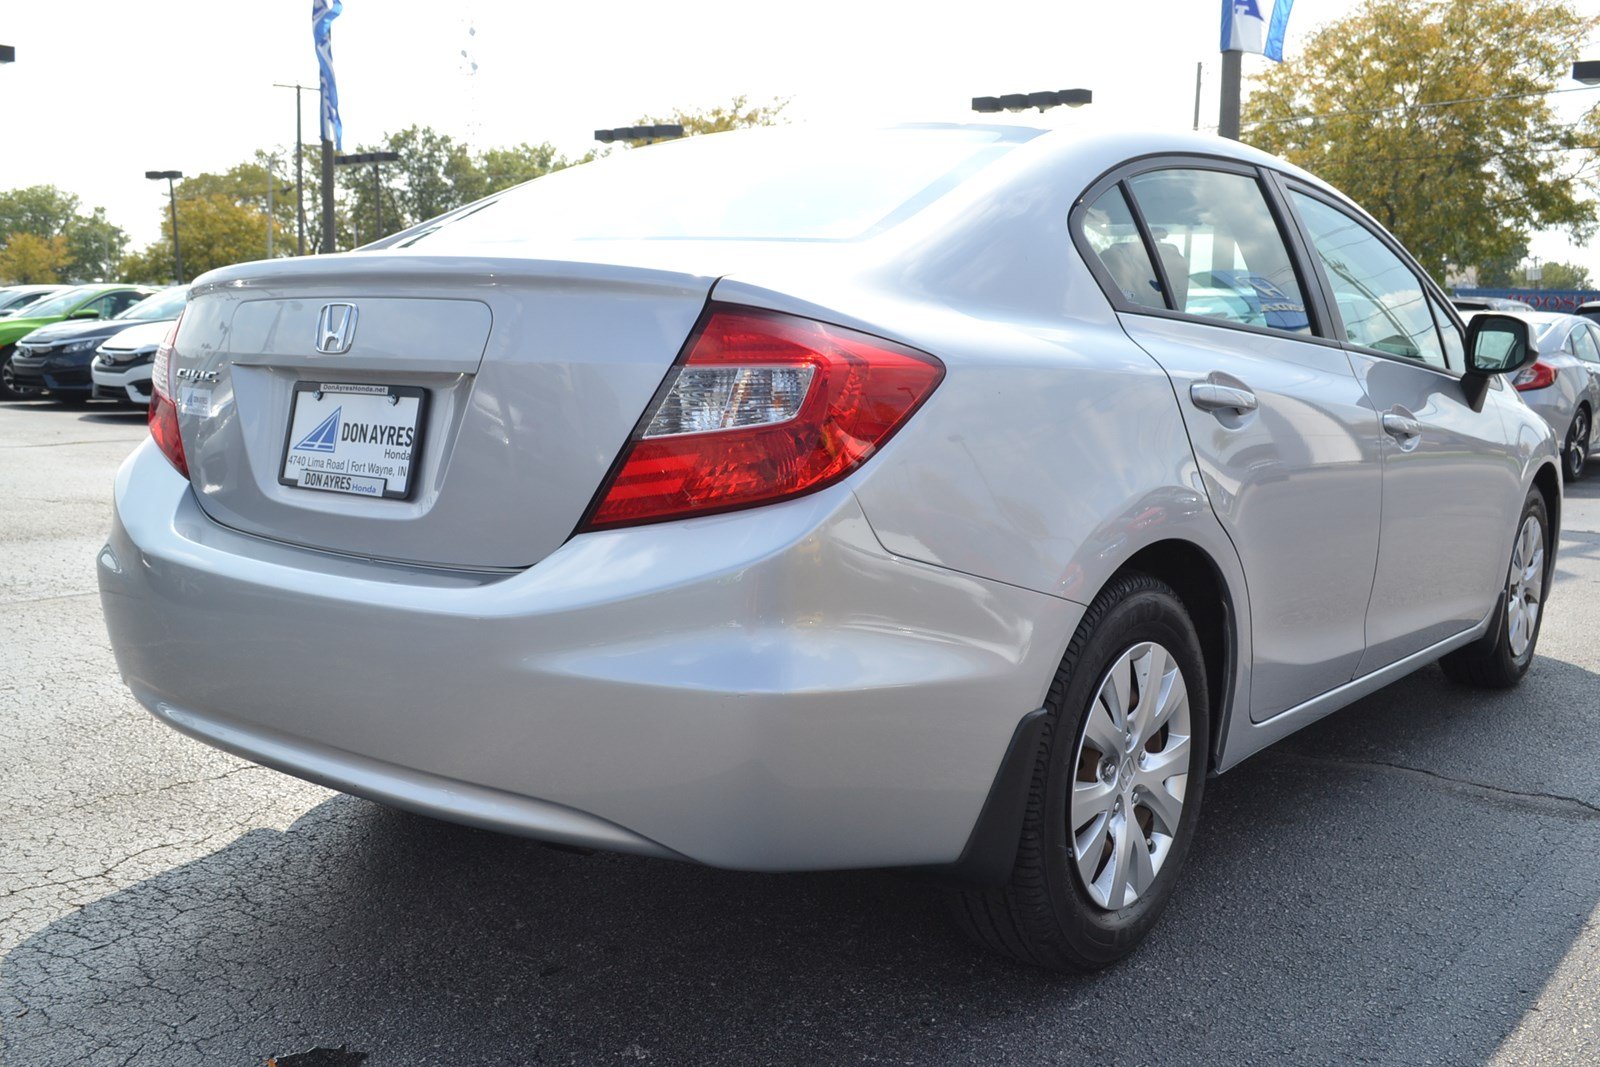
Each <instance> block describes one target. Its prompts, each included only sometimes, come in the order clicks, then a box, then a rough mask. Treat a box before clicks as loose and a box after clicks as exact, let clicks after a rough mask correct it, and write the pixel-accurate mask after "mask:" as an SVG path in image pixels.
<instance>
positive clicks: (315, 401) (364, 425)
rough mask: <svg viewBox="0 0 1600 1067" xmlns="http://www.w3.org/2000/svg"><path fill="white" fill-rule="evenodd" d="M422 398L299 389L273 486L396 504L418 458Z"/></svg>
mask: <svg viewBox="0 0 1600 1067" xmlns="http://www.w3.org/2000/svg"><path fill="white" fill-rule="evenodd" d="M427 399H428V394H427V390H425V389H419V388H416V387H415V386H404V385H359V384H352V383H348V382H299V383H297V384H296V385H295V387H294V401H293V403H291V404H290V406H289V432H288V434H287V435H286V436H285V438H284V445H283V466H282V468H281V469H280V470H279V472H278V481H279V482H281V483H283V484H284V485H292V486H294V487H295V488H297V489H319V490H322V491H323V492H328V493H350V494H352V495H354V496H375V497H387V498H389V499H398V500H404V499H406V498H407V497H409V496H410V495H411V487H412V485H413V484H414V482H415V481H416V460H417V458H418V457H419V456H421V455H422V416H423V409H424V408H425V406H426V404H427Z"/></svg>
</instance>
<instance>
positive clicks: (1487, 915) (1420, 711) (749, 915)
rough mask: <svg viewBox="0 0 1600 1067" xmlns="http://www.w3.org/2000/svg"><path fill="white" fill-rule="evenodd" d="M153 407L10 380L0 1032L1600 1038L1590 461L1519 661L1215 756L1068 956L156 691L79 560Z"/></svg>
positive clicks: (52, 1045)
mask: <svg viewBox="0 0 1600 1067" xmlns="http://www.w3.org/2000/svg"><path fill="white" fill-rule="evenodd" d="M144 435H145V430H144V424H143V419H142V416H141V415H140V414H138V413H122V412H119V411H118V410H116V409H112V408H100V407H98V406H96V407H91V408H89V409H87V410H82V409H79V410H72V409H64V408H57V407H55V406H53V405H51V404H48V403H33V404H12V405H0V561H3V562H0V1063H4V1064H6V1065H11V1067H23V1065H44V1064H63V1065H65V1064H73V1065H80V1064H129V1065H145V1064H148V1065H163V1067H180V1065H188V1064H207V1065H216V1064H239V1065H259V1064H263V1063H265V1061H266V1059H267V1057H269V1056H274V1055H276V1056H280V1057H282V1056H286V1055H289V1054H293V1053H299V1052H304V1051H306V1050H309V1049H312V1048H316V1047H325V1048H336V1047H339V1046H346V1047H347V1048H348V1049H349V1050H351V1051H352V1052H354V1051H359V1052H364V1053H366V1054H367V1059H366V1061H365V1062H366V1064H367V1065H369V1067H392V1065H406V1067H414V1065H418V1064H450V1065H455V1064H473V1065H475V1064H523V1063H580V1064H587V1063H632V1062H648V1063H655V1064H763V1063H779V1064H790V1063H896V1064H899V1063H919V1064H921V1063H926V1064H950V1063H953V1064H966V1063H972V1064H979V1063H981V1064H994V1063H1017V1064H1039V1063H1063V1064H1066V1063H1083V1062H1094V1063H1212V1062H1266V1063H1326V1062H1333V1061H1340V1062H1343V1061H1359V1062H1381V1063H1408V1064H1410V1063H1446V1064H1456V1063H1505V1064H1555V1063H1570V1064H1590V1065H1592V1064H1595V1063H1600V637H1597V635H1600V477H1595V478H1592V479H1591V480H1589V481H1587V482H1583V483H1580V484H1579V485H1578V486H1576V487H1575V488H1574V489H1573V490H1572V491H1571V493H1570V494H1569V496H1568V502H1567V511H1566V516H1565V527H1566V528H1565V531H1564V534H1563V541H1562V546H1561V554H1560V559H1559V569H1558V579H1557V583H1556V586H1555V591H1554V596H1553V600H1552V603H1551V606H1550V612H1549V614H1548V616H1547V619H1546V623H1545V626H1544V632H1543V636H1542V639H1541V644H1540V652H1541V657H1540V659H1539V661H1538V662H1537V664H1536V666H1535V668H1534V670H1533V672H1532V674H1531V675H1530V676H1529V678H1528V679H1527V680H1526V682H1525V683H1524V685H1523V686H1522V687H1521V688H1520V689H1519V690H1517V691H1516V692H1514V693H1510V694H1481V693H1476V692H1473V691H1469V690H1465V689H1460V688H1456V687H1453V686H1452V685H1450V684H1449V683H1448V682H1446V680H1445V679H1444V677H1443V675H1442V674H1441V673H1440V672H1439V671H1438V670H1437V668H1429V669H1427V670H1424V671H1422V672H1420V673H1418V674H1416V675H1414V676H1412V677H1411V678H1409V679H1407V680H1405V681H1403V682H1401V683H1400V684H1398V685H1396V686H1394V687H1393V688H1391V689H1389V690H1387V691H1385V692H1382V693H1379V694H1377V695H1376V696H1373V697H1370V698H1368V699H1367V700H1364V701H1362V702H1361V703H1360V704H1358V705H1356V706H1354V707H1352V708H1350V709H1348V710H1346V711H1344V712H1342V713H1340V714H1338V715H1336V716H1334V717H1332V718H1330V719H1327V720H1324V721H1323V722H1322V723H1319V724H1318V725H1316V726H1314V727H1312V728H1311V729H1309V730H1308V731H1305V732H1304V733H1302V734H1300V735H1298V736H1297V737H1295V738H1294V739H1292V740H1290V741H1289V742H1287V743H1285V744H1284V745H1281V746H1279V747H1278V748H1277V749H1274V750H1272V751H1269V752H1268V753H1266V754H1263V755H1262V756H1259V757H1257V758H1256V759H1254V760H1252V761H1250V762H1249V763H1247V764H1245V765H1244V766H1242V767H1240V768H1239V769H1238V770H1236V771H1234V772H1232V773H1230V774H1228V775H1226V776H1224V777H1223V778H1221V779H1218V780H1217V781H1216V782H1214V783H1213V784H1212V787H1211V789H1210V791H1209V793H1208V796H1207V807H1206V810H1205V812H1204V813H1203V816H1202V820H1201V828H1200V836H1199V838H1198V840H1197V842H1196V845H1195V849H1194V854H1193V858H1192V860H1191V862H1190V865H1189V868H1188V870H1187V871H1186V874H1185V879H1184V883H1183V885H1182V886H1181V888H1180V890H1179V893H1178V896H1177V899H1176V901H1175V903H1174V905H1173V907H1172V909H1171V910H1170V911H1169V912H1168V914H1167V917H1166V919H1165V921H1164V922H1163V923H1162V925H1161V926H1160V927H1159V928H1158V930H1157V931H1156V933H1155V936H1154V937H1153V938H1152V939H1151V941H1150V942H1149V943H1148V944H1147V945H1146V946H1145V947H1144V948H1143V949H1142V950H1141V951H1140V952H1139V953H1138V954H1137V955H1136V956H1135V957H1133V958H1132V959H1131V960H1129V961H1127V962H1126V963H1124V964H1122V965H1120V966H1118V967H1116V968H1114V969H1112V970H1110V971H1109V972H1107V973H1105V974H1102V975H1099V976H1096V977H1092V978H1063V977H1058V976H1053V975H1047V974H1043V973H1038V972H1034V971H1031V970H1027V969H1024V968H1020V967H1017V966H1014V965H1012V964H1010V963H1007V962H1005V961H1003V960H999V959H995V958H990V957H988V956H986V955H984V954H982V953H981V952H979V951H978V950H976V949H974V948H971V947H969V946H968V944H967V943H966V942H965V941H964V940H963V939H962V938H961V937H960V935H959V934H958V933H956V932H955V931H954V929H953V928H952V927H951V926H949V925H948V924H947V923H946V921H945V919H944V916H943V914H942V910H941V902H940V900H939V899H938V896H937V894H936V893H935V892H934V891H933V890H931V889H930V888H929V887H926V886H923V885H920V884H917V883H915V882H912V881H910V880H907V879H904V878H901V877H897V876H893V875H889V874H881V873H870V872H868V873H842V874H828V875H805V876H757V875H746V874H735V873H729V872H723V871H714V870H706V869H699V868H695V867H690V866H687V865H680V864H674V863H670V862H664V861H653V860H642V859H635V858H628V857H619V856H607V855H591V856H581V855H575V854H571V853H567V852H559V851H554V850H550V849H546V848H543V847H541V846H539V845H537V844H534V843H532V842H529V841H524V840H520V839H516V838H508V837H501V836H497V835H494V834H489V833H484V832H479V831H474V830H468V829H462V828H458V827H453V826H448V825H444V824H441V823H436V822H432V821H429V820H427V819H423V818H419V817H415V816H411V815H406V814H401V813H397V812H393V811H388V810H385V809H383V808H380V807H378V806H376V805H373V804H370V803H367V802H365V801H360V800H355V799H352V798H349V797H344V796H340V795H337V794H334V793H331V792H329V791H327V790H324V789H320V788H317V787H314V786H310V785H306V784H303V783H300V782H297V781H295V780H293V779H290V778H287V777H284V776H281V775H279V774H276V773H274V772H271V771H267V770H263V769H260V768H257V767H253V766H251V765H249V764H247V763H244V762H243V761H240V760H237V759H234V758H232V757H229V756H226V755H223V754H221V753H218V752H215V751H212V750H210V749H207V748H204V747H202V746H201V745H199V744H197V743H194V742H191V741H188V740H186V739H184V738H182V737H180V736H178V735H177V734H175V733H173V732H172V731H170V730H168V729H167V728H165V727H162V726H159V725H158V724H157V723H156V722H155V721H154V720H153V719H151V718H150V717H148V716H147V715H146V714H145V712H144V711H143V710H142V709H140V708H139V707H138V706H137V705H136V704H135V703H134V701H133V699H132V698H131V697H130V696H129V695H128V694H127V693H126V691H125V690H124V689H123V688H122V686H121V684H120V682H119V681H118V678H117V672H116V668H115V665H114V663H113V661H112V657H111V653H110V650H109V647H108V644H107V641H106V636H105V631H104V628H103V626H102V624H101V619H100V605H99V600H98V597H97V594H96V592H95V578H94V564H93V560H94V555H95V552H96V550H97V549H98V548H99V547H100V545H101V543H102V536H103V533H104V531H105V529H106V526H107V523H108V509H109V498H110V482H111V477H112V473H113V472H114V471H115V469H116V466H117V464H118V463H119V462H120V461H121V459H122V457H123V456H124V455H126V454H127V452H128V451H129V450H130V449H131V448H132V447H133V446H134V445H135V444H136V443H137V442H139V441H140V440H141V439H143V437H144ZM289 1062H290V1063H293V1062H294V1061H293V1060H290V1061H289ZM301 1062H307V1061H301ZM324 1062H328V1063H337V1062H355V1058H354V1057H346V1058H343V1059H341V1058H340V1057H335V1056H328V1057H324Z"/></svg>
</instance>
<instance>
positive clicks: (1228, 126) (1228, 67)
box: [1217, 49, 1244, 141]
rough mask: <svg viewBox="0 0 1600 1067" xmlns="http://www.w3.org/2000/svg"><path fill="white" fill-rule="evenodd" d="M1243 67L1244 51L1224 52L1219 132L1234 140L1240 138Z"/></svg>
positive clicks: (1230, 50)
mask: <svg viewBox="0 0 1600 1067" xmlns="http://www.w3.org/2000/svg"><path fill="white" fill-rule="evenodd" d="M1243 68H1244V53H1243V52H1237V51H1234V50H1232V49H1229V50H1228V51H1226V52H1224V53H1222V110H1221V113H1220V114H1219V115H1218V116H1217V132H1218V133H1219V134H1221V135H1222V136H1224V137H1226V138H1228V139H1229V140H1232V141H1237V140H1238V139H1239V82H1240V80H1241V77H1242V73H1243Z"/></svg>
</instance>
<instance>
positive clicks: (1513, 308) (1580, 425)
mask: <svg viewBox="0 0 1600 1067" xmlns="http://www.w3.org/2000/svg"><path fill="white" fill-rule="evenodd" d="M1454 303H1455V305H1456V308H1457V310H1459V311H1460V312H1461V314H1462V316H1463V317H1464V318H1466V319H1467V320H1469V321H1470V320H1471V319H1472V318H1473V317H1474V316H1475V315H1481V314H1484V313H1485V312H1492V313H1494V314H1496V315H1513V316H1515V317H1517V318H1519V319H1522V320H1524V321H1525V322H1527V323H1528V325H1529V326H1530V327H1531V328H1532V329H1531V332H1532V334H1533V340H1534V344H1535V346H1536V347H1537V349H1538V358H1537V359H1535V360H1534V361H1533V362H1532V363H1530V364H1528V365H1527V366H1526V367H1524V368H1523V369H1522V370H1521V371H1519V372H1518V373H1517V375H1516V377H1514V378H1513V379H1512V381H1511V384H1512V385H1514V386H1515V387H1516V390H1517V392H1519V393H1521V394H1522V399H1523V400H1525V401H1527V403H1528V406H1529V407H1531V408H1532V409H1533V410H1534V411H1536V412H1538V413H1539V414H1540V415H1541V416H1542V417H1543V418H1544V421H1545V422H1548V423H1549V424H1550V427H1551V429H1553V430H1555V432H1556V438H1557V439H1558V440H1559V441H1560V442H1561V466H1562V472H1563V473H1564V474H1565V475H1566V480H1567V481H1569V482H1573V481H1576V480H1578V479H1579V478H1581V477H1583V472H1584V469H1585V468H1586V467H1587V466H1588V462H1589V452H1590V450H1591V449H1592V448H1594V446H1595V413H1596V412H1600V302H1595V303H1590V304H1584V305H1582V306H1581V307H1579V308H1578V309H1577V314H1574V315H1566V314H1560V313H1557V312H1548V311H1533V310H1530V309H1529V308H1528V307H1527V305H1525V304H1519V303H1517V302H1516V301H1514V300H1506V299H1503V298H1501V299H1493V298H1470V297H1468V298H1461V299H1458V300H1456V301H1454Z"/></svg>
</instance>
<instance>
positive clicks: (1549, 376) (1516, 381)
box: [1511, 359, 1560, 393]
mask: <svg viewBox="0 0 1600 1067" xmlns="http://www.w3.org/2000/svg"><path fill="white" fill-rule="evenodd" d="M1558 373H1560V372H1559V371H1557V370H1556V368H1555V367H1553V366H1551V365H1550V364H1548V363H1546V362H1545V361H1544V360H1542V359H1536V360H1534V361H1533V362H1532V363H1530V364H1528V365H1527V366H1526V367H1524V368H1523V369H1522V370H1521V371H1520V372H1519V373H1518V374H1517V376H1516V377H1515V378H1513V379H1511V384H1512V385H1514V386H1516V387H1517V391H1518V392H1522V393H1526V392H1527V391H1528V390H1530V389H1543V388H1544V387H1545V386H1547V385H1554V384H1555V380H1556V375H1557V374H1558Z"/></svg>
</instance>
